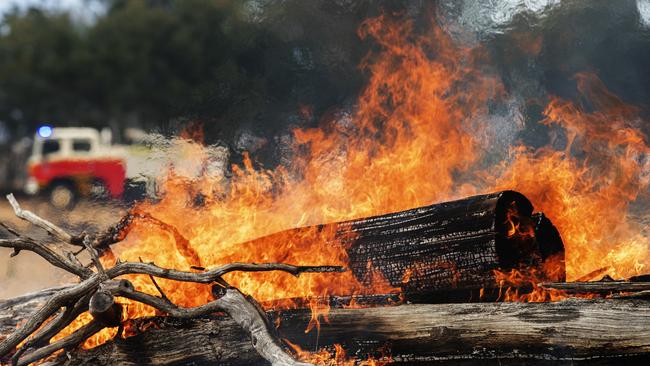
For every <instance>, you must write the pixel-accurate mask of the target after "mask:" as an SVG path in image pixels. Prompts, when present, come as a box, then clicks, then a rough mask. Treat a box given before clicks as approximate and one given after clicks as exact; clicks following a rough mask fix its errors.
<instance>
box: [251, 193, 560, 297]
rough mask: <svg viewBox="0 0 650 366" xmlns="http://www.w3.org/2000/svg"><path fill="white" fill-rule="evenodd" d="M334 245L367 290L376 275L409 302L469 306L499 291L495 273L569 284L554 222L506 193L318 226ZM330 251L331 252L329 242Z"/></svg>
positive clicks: (297, 233) (258, 241)
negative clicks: (475, 296)
mask: <svg viewBox="0 0 650 366" xmlns="http://www.w3.org/2000/svg"><path fill="white" fill-rule="evenodd" d="M317 229H318V230H320V231H331V232H335V233H336V234H335V235H333V236H329V237H328V238H330V241H331V242H334V243H335V245H339V243H343V245H345V246H346V247H347V248H348V249H347V253H348V255H349V263H348V266H349V268H350V269H351V270H352V272H353V273H354V275H355V277H356V278H357V279H359V280H360V281H361V282H365V283H367V284H370V281H371V280H372V279H373V271H377V272H378V273H379V274H380V275H381V276H382V277H383V278H385V279H386V280H387V281H388V282H389V284H390V285H391V286H394V287H398V288H400V289H401V290H402V291H403V292H404V294H405V295H406V298H407V299H408V300H410V301H425V302H430V301H431V300H432V299H436V300H435V301H437V302H440V301H442V300H443V299H442V298H440V296H446V297H449V296H455V297H456V298H458V299H460V300H462V301H467V300H469V298H470V294H471V291H472V290H474V291H475V292H478V290H480V289H490V288H495V287H497V286H498V283H497V281H496V279H495V273H494V271H495V270H497V269H499V270H509V269H511V268H518V267H520V266H524V267H526V268H537V267H540V268H541V266H542V264H543V263H544V262H545V261H547V260H552V261H553V263H552V264H553V265H555V268H554V272H553V273H548V276H550V277H540V278H539V280H555V281H563V280H564V276H565V275H564V262H563V259H564V246H563V244H562V240H561V238H560V235H559V233H558V231H557V229H555V227H554V226H553V224H551V222H550V221H549V220H548V219H547V218H546V217H545V216H544V215H543V214H541V213H537V214H533V206H532V204H531V203H530V201H528V199H526V197H524V196H523V195H521V194H520V193H517V192H512V191H504V192H498V193H493V194H487V195H480V196H474V197H470V198H466V199H462V200H458V201H453V202H445V203H440V204H434V205H430V206H426V207H420V208H416V209H412V210H408V211H402V212H397V213H393V214H387V215H381V216H375V217H369V218H362V219H358V220H352V221H346V222H341V223H334V224H329V225H321V226H319V227H318V228H317ZM313 230H315V228H314V227H306V228H301V229H293V230H289V231H286V232H281V233H277V234H272V235H270V236H267V237H263V238H259V239H256V240H253V241H251V242H249V243H245V244H244V245H248V246H252V247H255V246H259V245H262V243H264V242H278V241H279V240H278V239H276V238H282V237H304V236H305V234H304V233H305V232H310V231H313ZM330 245H333V244H331V243H330Z"/></svg>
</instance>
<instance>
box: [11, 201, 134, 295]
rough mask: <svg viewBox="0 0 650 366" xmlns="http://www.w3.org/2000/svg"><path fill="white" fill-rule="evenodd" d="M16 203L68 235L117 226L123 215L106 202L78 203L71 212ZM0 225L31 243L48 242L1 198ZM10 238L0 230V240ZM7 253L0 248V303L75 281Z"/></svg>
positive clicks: (27, 255) (32, 257)
mask: <svg viewBox="0 0 650 366" xmlns="http://www.w3.org/2000/svg"><path fill="white" fill-rule="evenodd" d="M18 201H19V202H20V204H21V206H22V207H23V208H25V209H28V210H31V211H33V212H34V213H36V214H38V215H40V216H41V217H43V218H45V219H48V220H50V221H52V222H54V223H55V224H57V225H59V226H61V227H63V228H64V229H66V230H69V231H70V232H71V233H79V232H81V231H82V230H87V231H96V230H101V229H104V228H106V227H108V226H109V225H111V224H113V223H115V222H117V221H118V220H119V219H120V218H121V217H122V216H123V215H124V213H125V212H126V209H125V208H124V207H120V206H118V205H116V204H114V203H110V202H109V203H106V202H103V203H101V204H99V203H91V202H80V203H79V204H78V205H77V207H75V208H74V209H73V210H70V211H65V212H62V211H59V210H56V209H54V208H53V207H51V206H50V205H49V204H47V203H46V202H43V201H42V200H38V199H28V198H25V197H18ZM0 221H2V222H4V223H8V224H9V225H11V226H13V227H14V228H16V229H18V231H20V232H24V233H27V234H28V235H30V236H31V237H33V238H35V239H40V240H47V241H49V240H50V239H49V238H48V236H47V234H45V232H44V231H43V230H41V229H39V228H36V227H34V226H33V225H31V224H29V223H27V222H24V221H22V220H20V219H18V218H17V217H16V216H15V215H14V212H13V210H12V209H11V206H9V203H8V202H7V200H6V199H5V198H4V196H3V197H0ZM10 237H11V236H10V235H9V234H8V233H7V232H6V231H4V229H1V228H0V238H10ZM11 252H12V250H11V249H7V248H0V299H6V298H10V297H15V296H18V295H21V294H24V293H28V292H32V291H36V290H39V289H43V288H47V287H52V286H56V285H60V284H64V283H69V282H71V281H74V280H75V278H74V277H73V276H70V275H69V274H67V273H66V272H65V271H63V270H60V269H58V268H56V267H53V266H52V265H50V264H49V263H47V262H46V261H45V260H44V259H42V258H40V257H39V256H37V255H36V254H34V253H31V252H26V251H22V252H21V253H20V254H19V255H17V256H15V257H13V258H11V257H10V256H9V255H10V254H11Z"/></svg>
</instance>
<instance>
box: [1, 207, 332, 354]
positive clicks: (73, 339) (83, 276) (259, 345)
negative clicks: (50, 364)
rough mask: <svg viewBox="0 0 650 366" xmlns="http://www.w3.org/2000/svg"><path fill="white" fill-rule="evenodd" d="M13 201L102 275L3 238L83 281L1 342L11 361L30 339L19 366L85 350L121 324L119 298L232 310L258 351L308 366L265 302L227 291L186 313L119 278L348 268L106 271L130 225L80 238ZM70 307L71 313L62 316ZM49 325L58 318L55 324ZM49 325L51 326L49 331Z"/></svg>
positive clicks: (200, 310) (206, 278)
mask: <svg viewBox="0 0 650 366" xmlns="http://www.w3.org/2000/svg"><path fill="white" fill-rule="evenodd" d="M7 199H8V200H9V202H10V203H11V205H12V207H13V209H14V211H15V213H16V215H17V216H18V217H20V218H22V219H24V220H26V221H29V222H31V223H33V224H34V225H36V226H38V227H41V228H43V229H44V230H46V231H47V232H48V233H49V234H50V235H52V236H54V237H56V238H57V239H59V240H60V241H62V242H64V243H68V244H73V245H82V246H83V247H85V249H86V250H88V252H89V253H90V255H91V258H92V263H93V267H94V268H95V269H96V271H93V270H91V269H90V268H84V267H83V266H82V265H81V264H80V263H79V262H78V261H73V260H72V258H75V257H74V256H73V255H71V256H68V257H66V256H64V255H61V254H59V253H56V252H55V251H54V250H52V249H50V248H48V247H47V246H45V245H43V244H42V243H39V242H37V241H35V240H33V239H31V238H29V237H26V236H24V235H21V234H20V233H18V232H17V231H15V230H13V229H10V228H9V229H8V230H9V232H11V233H12V234H14V235H16V236H18V237H17V238H16V239H12V240H0V246H2V247H7V248H12V249H14V254H13V255H15V254H18V253H19V252H20V251H21V250H29V251H32V252H34V253H36V254H38V255H40V256H41V257H42V258H44V259H45V260H46V261H48V262H49V263H51V264H52V265H54V266H56V267H59V268H62V269H64V270H66V271H68V272H70V273H73V274H75V275H77V276H78V277H79V278H80V280H81V282H79V283H78V284H76V285H72V286H68V287H65V288H61V289H60V290H59V291H57V292H55V293H54V294H53V295H52V296H51V297H50V298H49V299H48V300H47V301H46V302H45V304H43V305H42V306H41V307H40V308H39V309H38V310H37V311H36V312H35V313H34V314H33V315H32V316H31V317H30V318H29V319H28V320H27V322H26V323H25V324H24V325H22V326H21V327H20V328H18V329H17V330H16V331H15V332H13V333H12V334H10V335H9V336H8V337H7V338H5V339H4V340H3V341H2V342H0V357H4V356H6V355H7V354H9V353H10V352H12V351H14V350H16V347H17V346H18V345H19V344H20V343H21V342H23V341H25V343H24V344H23V345H22V347H20V348H19V349H18V350H16V351H15V353H14V355H13V357H12V363H13V364H14V365H25V364H29V363H32V362H35V361H38V360H40V359H42V358H44V357H47V356H49V355H51V354H52V353H54V352H56V351H58V350H60V349H63V348H69V347H74V346H76V345H78V344H80V343H81V342H83V341H84V340H85V339H87V338H88V337H90V336H92V335H93V334H95V333H97V332H98V331H100V330H101V329H103V328H105V327H114V326H118V325H120V322H121V311H122V310H121V306H120V305H119V304H118V303H116V301H115V296H119V297H124V298H128V299H131V300H135V301H138V302H141V303H143V304H146V305H149V306H152V307H154V308H156V309H158V310H160V311H162V312H164V313H167V314H169V315H172V316H175V317H180V318H191V317H196V316H201V315H207V314H211V313H214V312H225V313H227V314H229V315H230V316H231V317H232V318H233V319H234V320H235V321H236V322H237V324H239V325H240V326H241V327H242V328H243V329H244V330H246V331H247V332H248V333H249V334H250V335H251V339H252V342H253V346H254V348H255V349H256V350H257V351H258V352H259V354H260V355H261V356H262V357H264V358H265V359H266V360H268V361H269V362H271V363H272V364H273V365H277V366H294V365H295V366H304V365H308V364H305V363H302V362H298V361H296V360H294V358H293V357H292V356H290V355H289V354H288V353H286V352H285V350H284V349H283V348H282V346H281V343H280V341H279V340H278V339H277V337H276V336H275V333H274V332H273V331H272V328H270V327H269V325H268V320H267V319H266V315H265V314H264V312H262V311H261V310H260V307H259V304H257V302H256V301H255V300H254V299H252V298H250V297H246V296H244V295H243V294H242V293H241V292H240V291H239V290H237V289H235V288H232V287H227V288H225V289H224V290H223V293H219V294H218V296H215V297H216V298H215V300H214V301H211V302H209V303H207V304H204V305H201V306H197V307H194V308H182V307H179V306H177V305H176V304H174V303H173V302H171V301H170V300H169V299H168V298H166V297H165V296H164V295H163V297H162V298H159V297H156V296H152V295H149V294H146V293H143V292H140V291H137V290H135V289H134V287H133V285H132V284H131V283H130V282H129V281H127V280H116V278H117V277H120V276H123V275H133V274H142V275H148V276H150V277H151V278H152V280H153V278H154V277H160V278H166V279H169V280H176V281H183V282H194V283H201V284H210V283H223V280H222V279H221V277H222V276H223V275H225V274H227V273H230V272H234V271H240V272H265V271H283V272H287V273H291V274H292V275H294V276H299V275H300V274H302V273H313V272H321V273H322V272H326V273H332V272H342V271H345V268H343V267H340V266H294V265H290V264H285V263H260V264H257V263H231V264H226V265H223V266H219V267H216V268H212V269H209V270H207V271H205V272H198V273H197V272H187V271H180V270H175V269H167V268H161V267H158V266H156V265H155V264H153V263H136V262H119V261H118V262H117V264H115V265H114V266H113V267H111V268H105V267H104V265H103V264H102V263H101V261H100V259H99V253H98V252H97V251H96V248H97V245H110V244H113V243H114V242H115V240H118V239H119V240H122V239H123V238H124V237H123V235H122V234H121V233H123V229H124V228H123V227H121V228H119V230H118V229H115V230H109V231H107V232H106V233H103V234H100V235H91V234H86V233H83V234H81V235H80V236H74V235H70V234H69V233H67V232H65V231H64V230H63V229H61V228H59V227H58V226H56V225H54V224H53V223H51V222H49V221H47V220H45V219H42V218H40V217H39V216H37V215H36V214H34V213H32V212H30V211H27V210H24V209H22V208H21V207H20V205H19V204H18V202H17V201H16V199H15V198H14V197H13V195H8V196H7ZM126 221H128V222H130V221H129V220H126ZM118 225H126V224H125V220H124V219H123V220H122V221H120V224H118ZM3 226H4V225H3ZM5 227H6V226H5ZM107 243H109V244H107ZM70 257H72V258H70ZM75 260H76V258H75ZM154 282H155V280H154ZM161 294H162V292H161ZM63 308H64V310H62V309H63ZM86 310H88V311H89V312H90V313H91V315H92V316H93V318H94V320H93V321H92V322H91V323H89V324H86V325H85V326H84V327H82V328H81V329H79V330H77V331H76V332H74V333H73V334H71V335H69V336H67V337H65V338H63V339H61V340H59V341H57V342H55V343H52V344H48V343H49V341H50V339H51V338H52V337H53V336H54V335H56V334H57V333H59V332H60V331H61V330H62V329H64V328H65V327H66V326H67V325H69V324H70V323H71V322H72V321H74V320H75V319H76V318H77V317H78V316H79V315H80V314H81V313H83V312H84V311H86ZM48 319H50V320H49V321H48ZM46 322H47V323H46ZM43 324H45V325H44V326H43ZM41 327H42V328H41ZM39 328H40V330H39Z"/></svg>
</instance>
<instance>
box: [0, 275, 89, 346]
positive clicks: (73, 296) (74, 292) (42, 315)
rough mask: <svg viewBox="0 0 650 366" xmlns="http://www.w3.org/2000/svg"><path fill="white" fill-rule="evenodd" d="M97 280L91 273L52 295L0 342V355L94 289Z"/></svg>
mask: <svg viewBox="0 0 650 366" xmlns="http://www.w3.org/2000/svg"><path fill="white" fill-rule="evenodd" d="M99 280H100V277H99V275H93V276H92V277H90V278H88V279H87V280H85V281H83V282H81V283H79V284H78V285H76V286H73V287H70V288H66V289H64V290H61V292H58V293H56V294H55V295H53V296H52V297H51V298H50V299H48V300H47V302H46V303H45V304H44V305H43V306H42V307H41V308H40V309H38V310H37V311H36V312H35V313H34V315H32V317H30V318H29V320H28V321H27V322H26V323H25V324H24V325H23V326H22V327H20V329H17V330H16V331H15V332H14V333H12V334H10V335H9V336H8V337H7V338H5V339H4V340H3V341H2V342H0V355H4V354H6V353H7V352H9V351H11V350H12V349H14V347H16V346H17V345H18V344H19V343H20V342H22V341H23V340H24V339H26V338H27V337H29V335H30V334H32V333H34V331H36V330H37V329H38V327H40V326H41V324H43V322H45V321H46V320H47V319H48V318H49V317H51V316H52V315H53V314H54V313H56V312H57V311H58V310H59V309H60V308H61V307H62V306H65V305H66V304H68V303H70V302H72V301H76V300H77V299H79V298H80V297H83V296H84V295H86V294H88V293H89V292H91V291H93V290H94V289H96V288H97V286H99V282H100V281H99Z"/></svg>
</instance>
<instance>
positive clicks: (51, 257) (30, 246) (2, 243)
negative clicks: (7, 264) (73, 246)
mask: <svg viewBox="0 0 650 366" xmlns="http://www.w3.org/2000/svg"><path fill="white" fill-rule="evenodd" d="M0 247H4V248H12V249H13V250H14V253H13V255H16V254H18V253H19V252H20V251H21V250H28V251H31V252H34V253H36V254H38V255H39V256H41V257H42V258H43V259H45V260H46V261H48V262H50V264H52V265H53V266H55V267H59V268H61V269H63V270H66V271H68V272H70V273H72V274H74V275H76V276H78V277H80V278H88V277H89V276H90V275H92V273H93V272H92V271H91V270H89V269H88V268H84V267H83V266H81V265H79V263H78V262H73V261H72V260H70V258H66V257H64V256H62V255H60V254H58V253H56V252H55V251H53V250H52V249H50V248H48V247H47V246H45V245H44V244H41V243H39V242H37V241H36V240H34V239H31V238H28V237H25V236H21V237H19V238H15V239H0Z"/></svg>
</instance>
